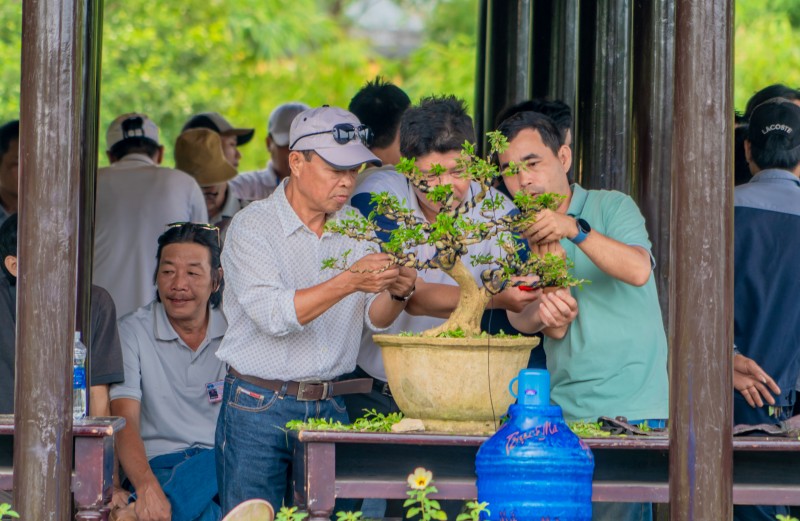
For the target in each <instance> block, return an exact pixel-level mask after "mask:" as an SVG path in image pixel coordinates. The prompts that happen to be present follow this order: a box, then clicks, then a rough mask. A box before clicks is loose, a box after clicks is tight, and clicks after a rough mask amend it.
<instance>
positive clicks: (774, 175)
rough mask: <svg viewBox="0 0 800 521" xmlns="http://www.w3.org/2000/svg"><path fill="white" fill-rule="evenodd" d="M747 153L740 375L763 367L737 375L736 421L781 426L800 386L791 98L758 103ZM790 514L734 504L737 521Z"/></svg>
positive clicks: (740, 245) (795, 123)
mask: <svg viewBox="0 0 800 521" xmlns="http://www.w3.org/2000/svg"><path fill="white" fill-rule="evenodd" d="M744 150H745V156H746V157H747V161H748V163H749V164H750V170H751V172H752V174H753V178H752V179H751V180H750V182H749V183H747V184H744V185H741V186H739V187H737V188H736V190H735V192H734V228H733V229H734V268H735V269H734V286H733V287H734V314H733V336H734V343H735V346H736V347H735V351H734V370H735V371H737V372H739V373H740V372H741V370H740V368H741V367H742V366H743V365H745V364H746V363H747V362H748V361H750V362H752V363H754V364H756V367H755V368H753V369H751V370H750V371H748V372H750V373H751V375H755V376H758V377H759V378H751V379H750V381H745V382H742V379H741V377H739V378H736V377H737V376H738V375H737V374H736V372H735V373H734V377H735V378H734V386H735V389H736V390H737V392H736V393H734V396H733V418H734V423H737V424H763V423H768V424H777V423H779V422H781V421H782V420H787V419H788V418H790V417H792V416H793V414H794V411H793V408H794V406H795V405H796V404H797V401H798V400H797V396H798V389H800V350H798V345H800V332H798V328H797V323H798V321H800V305H798V303H797V295H798V293H799V292H800V277H798V276H797V268H796V265H797V252H798V251H800V107H799V106H798V105H797V104H795V103H794V102H793V101H791V100H788V99H785V98H773V99H769V100H767V101H765V102H763V103H761V104H759V105H757V106H756V107H755V108H754V109H753V111H752V113H751V114H750V119H749V125H748V130H747V140H746V141H745V143H744ZM759 368H763V372H764V373H765V374H760V375H759V374H758V373H757V370H758V369H759ZM766 375H769V376H771V377H772V378H770V379H769V380H768V379H766V378H765V376H766ZM772 379H774V382H773V381H772ZM759 380H761V381H759ZM770 384H771V385H770ZM773 393H774V398H773V396H772V395H773ZM762 398H763V399H764V401H766V403H763V401H762ZM788 513H789V511H788V508H787V507H784V506H742V505H736V506H735V507H734V519H735V520H736V521H756V520H764V521H766V520H770V521H771V520H773V519H775V518H776V516H777V515H778V514H788Z"/></svg>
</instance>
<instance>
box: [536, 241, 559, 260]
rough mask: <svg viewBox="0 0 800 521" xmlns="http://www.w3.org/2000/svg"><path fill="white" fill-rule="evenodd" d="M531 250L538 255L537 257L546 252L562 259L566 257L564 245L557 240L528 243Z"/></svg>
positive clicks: (542, 255)
mask: <svg viewBox="0 0 800 521" xmlns="http://www.w3.org/2000/svg"><path fill="white" fill-rule="evenodd" d="M528 247H529V248H530V250H531V253H532V254H534V255H538V256H539V257H544V256H545V255H547V254H548V253H552V254H553V255H556V256H558V257H561V258H562V259H566V258H567V252H566V251H565V250H564V247H563V246H561V243H560V242H558V241H553V242H545V243H539V244H536V243H531V244H529V245H528Z"/></svg>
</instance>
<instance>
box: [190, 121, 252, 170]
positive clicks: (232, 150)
mask: <svg viewBox="0 0 800 521" xmlns="http://www.w3.org/2000/svg"><path fill="white" fill-rule="evenodd" d="M191 128H207V129H209V130H213V131H214V132H216V133H217V134H219V135H220V136H222V150H223V151H224V152H225V158H226V159H227V160H228V161H229V162H230V163H231V164H232V165H233V166H234V167H236V168H239V160H240V159H241V158H242V154H241V153H239V147H240V146H242V145H244V144H246V143H249V142H250V140H251V139H253V134H254V133H255V129H254V128H237V127H234V126H233V125H231V124H230V123H229V122H228V120H227V119H225V118H223V117H222V115H221V114H220V113H219V112H201V113H200V114H195V115H194V116H192V117H191V118H189V120H188V121H187V122H186V123H185V124H184V125H183V128H182V129H181V132H184V131H186V130H189V129H191Z"/></svg>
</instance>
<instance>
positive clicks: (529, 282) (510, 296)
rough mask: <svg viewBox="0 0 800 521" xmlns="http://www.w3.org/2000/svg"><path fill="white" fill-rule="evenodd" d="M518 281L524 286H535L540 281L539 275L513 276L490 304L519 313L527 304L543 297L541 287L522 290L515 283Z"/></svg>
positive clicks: (496, 307) (495, 307)
mask: <svg viewBox="0 0 800 521" xmlns="http://www.w3.org/2000/svg"><path fill="white" fill-rule="evenodd" d="M517 282H519V283H520V285H522V286H535V285H536V283H537V282H539V277H536V276H529V277H512V278H511V280H509V281H508V284H506V288H505V289H504V290H503V291H501V292H500V293H498V294H497V295H495V296H494V297H492V301H491V302H490V304H489V305H490V306H491V307H492V308H493V309H505V310H507V311H511V312H513V313H519V312H521V311H522V310H523V309H525V306H527V305H528V304H530V303H531V302H536V301H537V300H538V299H539V297H541V295H542V290H541V289H539V288H536V289H534V290H533V291H527V290H522V289H520V288H519V287H518V286H514V285H513V284H514V283H517Z"/></svg>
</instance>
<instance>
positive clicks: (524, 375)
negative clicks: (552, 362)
mask: <svg viewBox="0 0 800 521" xmlns="http://www.w3.org/2000/svg"><path fill="white" fill-rule="evenodd" d="M514 382H517V392H516V393H515V392H514ZM508 390H509V391H510V392H511V394H512V395H513V396H514V397H516V398H517V403H518V404H519V405H527V406H534V407H537V406H538V407H546V406H549V405H550V373H548V372H547V371H546V370H545V369H523V370H522V371H520V372H519V376H517V377H516V378H514V379H513V380H511V383H510V384H509V385H508Z"/></svg>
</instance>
